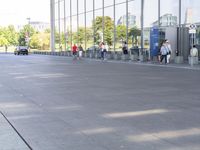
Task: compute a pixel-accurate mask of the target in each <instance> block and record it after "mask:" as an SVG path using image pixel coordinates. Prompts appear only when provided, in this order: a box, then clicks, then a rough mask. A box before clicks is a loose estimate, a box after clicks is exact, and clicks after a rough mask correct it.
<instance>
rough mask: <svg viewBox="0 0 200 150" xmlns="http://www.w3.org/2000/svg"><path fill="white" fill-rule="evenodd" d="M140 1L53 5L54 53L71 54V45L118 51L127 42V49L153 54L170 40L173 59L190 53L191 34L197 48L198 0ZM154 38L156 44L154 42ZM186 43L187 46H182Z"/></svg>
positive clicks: (71, 0)
mask: <svg viewBox="0 0 200 150" xmlns="http://www.w3.org/2000/svg"><path fill="white" fill-rule="evenodd" d="M142 1H143V0H56V1H54V2H55V47H56V49H57V50H59V49H61V50H64V49H65V50H70V48H71V47H72V45H73V44H77V45H80V44H81V45H82V46H83V48H84V50H87V49H88V48H89V47H92V46H93V45H98V44H99V43H100V42H102V41H104V42H105V43H107V44H108V46H109V50H111V51H119V50H121V48H122V43H123V42H124V41H126V42H127V43H128V47H129V48H131V47H139V48H144V49H148V50H150V51H155V50H156V48H155V47H157V48H158V47H159V44H160V42H161V41H162V40H163V39H170V40H171V42H172V44H173V49H174V52H173V53H174V54H173V55H174V56H175V55H178V54H177V52H178V51H180V53H179V54H180V55H181V54H182V52H181V51H183V50H184V49H188V50H189V49H190V47H191V43H190V42H191V40H190V38H191V36H190V34H195V35H194V36H193V37H195V39H194V40H193V44H197V45H200V15H199V13H200V12H199V11H200V3H199V1H198V0H177V1H174V0H144V3H142ZM142 4H144V5H143V6H142ZM142 8H144V9H143V11H142V10H141V9H142ZM142 14H143V16H142ZM141 18H143V19H141ZM191 24H194V25H195V32H194V33H193V32H192V33H191V32H190V31H189V30H191V29H190V25H191ZM142 25H143V26H142ZM186 32H187V33H186ZM155 34H157V37H156V39H157V40H155V39H153V38H155ZM153 35H154V36H153ZM183 36H185V37H184V38H183ZM141 40H143V41H141ZM186 40H187V41H188V42H189V43H188V45H189V46H188V45H186V44H185V43H187V42H185V41H186ZM183 43H184V44H183ZM183 47H184V48H183ZM151 54H152V55H153V53H151Z"/></svg>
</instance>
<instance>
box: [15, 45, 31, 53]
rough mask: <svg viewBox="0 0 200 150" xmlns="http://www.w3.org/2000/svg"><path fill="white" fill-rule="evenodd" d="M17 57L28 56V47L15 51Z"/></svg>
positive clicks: (19, 47) (20, 47) (21, 47)
mask: <svg viewBox="0 0 200 150" xmlns="http://www.w3.org/2000/svg"><path fill="white" fill-rule="evenodd" d="M14 54H15V55H28V47H27V46H17V47H16V49H15V51H14Z"/></svg>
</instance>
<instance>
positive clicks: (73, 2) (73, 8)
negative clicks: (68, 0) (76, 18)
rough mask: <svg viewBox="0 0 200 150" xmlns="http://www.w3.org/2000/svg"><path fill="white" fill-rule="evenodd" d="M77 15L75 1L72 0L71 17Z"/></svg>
mask: <svg viewBox="0 0 200 150" xmlns="http://www.w3.org/2000/svg"><path fill="white" fill-rule="evenodd" d="M75 14H77V0H72V15H75Z"/></svg>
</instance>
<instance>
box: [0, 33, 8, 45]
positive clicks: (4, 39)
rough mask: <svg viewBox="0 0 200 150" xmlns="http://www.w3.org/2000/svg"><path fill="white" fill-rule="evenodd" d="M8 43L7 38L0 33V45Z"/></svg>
mask: <svg viewBox="0 0 200 150" xmlns="http://www.w3.org/2000/svg"><path fill="white" fill-rule="evenodd" d="M7 45H8V40H7V39H6V38H5V37H4V36H3V35H0V46H5V47H6V46H7Z"/></svg>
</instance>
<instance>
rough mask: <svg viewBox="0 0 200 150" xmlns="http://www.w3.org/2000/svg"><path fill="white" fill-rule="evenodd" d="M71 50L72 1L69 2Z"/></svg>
mask: <svg viewBox="0 0 200 150" xmlns="http://www.w3.org/2000/svg"><path fill="white" fill-rule="evenodd" d="M71 48H72V0H70V49H71Z"/></svg>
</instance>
